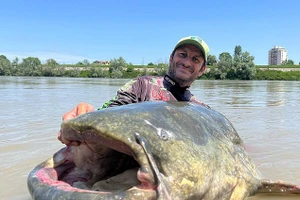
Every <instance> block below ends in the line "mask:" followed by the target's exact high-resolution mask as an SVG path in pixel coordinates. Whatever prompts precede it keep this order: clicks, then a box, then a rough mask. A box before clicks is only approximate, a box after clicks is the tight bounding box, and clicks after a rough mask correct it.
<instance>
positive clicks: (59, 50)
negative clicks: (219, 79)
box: [0, 0, 300, 65]
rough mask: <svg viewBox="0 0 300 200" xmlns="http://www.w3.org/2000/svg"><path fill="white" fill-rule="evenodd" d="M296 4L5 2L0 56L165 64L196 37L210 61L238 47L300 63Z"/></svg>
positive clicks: (253, 0) (269, 0) (258, 0)
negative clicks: (278, 53)
mask: <svg viewBox="0 0 300 200" xmlns="http://www.w3.org/2000/svg"><path fill="white" fill-rule="evenodd" d="M299 9H300V1H298V0H285V1H282V0H244V1H242V0H240V1H237V0H227V1H225V0H211V1H201V0H192V1H175V0H173V1H169V0H165V1H164V0H152V1H143V0H140V1H137V0H132V1H130V0H127V1H125V0H109V1H101V0H84V1H83V0H82V1H78V0H72V1H71V0H59V1H58V0H6V1H1V12H0V22H1V28H0V55H1V54H2V55H5V56H6V57H7V58H9V59H10V60H13V59H14V58H15V57H18V58H19V59H22V58H27V57H29V56H32V57H38V58H39V59H40V60H41V61H42V62H44V61H45V60H47V59H50V58H53V59H55V60H56V61H58V62H59V63H61V64H75V63H77V62H79V61H83V60H84V59H87V60H89V61H90V62H92V61H94V60H110V59H113V58H119V57H120V56H121V57H123V58H124V59H125V60H126V61H127V62H128V63H133V64H145V65H146V64H148V63H149V62H153V63H158V62H168V58H169V55H170V53H171V51H172V49H173V47H174V45H175V44H176V42H177V41H178V40H179V39H180V38H182V37H185V36H189V35H198V36H200V37H201V38H202V39H203V40H205V41H206V43H207V44H208V45H209V47H210V54H211V55H215V56H217V57H218V56H219V54H220V53H222V52H229V53H231V54H233V51H234V47H235V46H236V45H241V46H242V50H243V51H248V52H249V53H250V54H251V55H252V56H254V57H255V64H257V65H259V64H268V51H269V50H270V49H271V48H273V47H274V46H275V45H277V46H283V47H285V48H286V49H287V50H288V57H289V59H291V60H293V61H294V62H295V63H296V64H298V63H299V62H300V14H299V12H300V10H299Z"/></svg>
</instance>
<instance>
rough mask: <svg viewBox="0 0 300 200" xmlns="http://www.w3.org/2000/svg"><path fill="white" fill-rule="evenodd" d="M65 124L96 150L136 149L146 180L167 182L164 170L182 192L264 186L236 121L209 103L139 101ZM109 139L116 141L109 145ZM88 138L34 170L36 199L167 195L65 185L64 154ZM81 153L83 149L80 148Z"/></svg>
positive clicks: (224, 195) (211, 195)
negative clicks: (60, 171)
mask: <svg viewBox="0 0 300 200" xmlns="http://www.w3.org/2000/svg"><path fill="white" fill-rule="evenodd" d="M61 128H62V134H64V136H65V137H66V138H68V139H70V140H77V141H79V142H80V143H81V144H82V145H80V146H83V145H85V144H88V146H89V148H91V149H93V152H94V153H95V152H96V151H99V152H100V151H101V152H105V153H106V152H108V153H112V152H110V148H112V149H115V150H118V151H120V152H122V153H124V154H126V155H128V156H133V157H134V158H135V160H137V161H138V163H139V164H140V167H141V172H143V173H142V174H145V175H146V179H147V180H146V184H147V183H149V184H150V185H151V184H152V185H155V184H159V182H158V181H157V178H155V177H157V176H159V180H160V183H163V184H164V187H165V190H166V192H167V193H168V194H167V195H168V196H169V197H170V198H171V199H174V200H177V199H178V200H182V199H209V200H210V199H246V198H247V197H249V196H251V195H253V194H255V192H256V191H257V189H258V188H259V186H260V175H259V172H258V170H257V168H256V166H255V165H254V163H253V161H252V159H251V157H250V156H249V154H248V153H247V152H246V151H245V148H244V146H243V142H242V140H241V138H240V137H239V135H238V134H237V132H236V131H235V129H234V127H233V126H232V124H231V123H230V122H229V120H227V119H226V117H224V116H223V115H222V114H220V113H219V112H217V111H215V110H212V109H209V108H206V107H204V106H199V105H196V104H193V103H187V102H143V103H136V104H130V105H124V106H119V107H113V108H107V109H104V110H101V111H95V112H91V113H87V114H84V115H81V116H79V117H77V118H74V119H71V120H68V121H65V122H63V123H62V125H61ZM137 133H138V134H139V135H140V136H141V137H142V138H145V140H146V141H147V145H148V149H150V150H151V154H152V155H153V158H154V160H155V164H156V166H157V168H158V170H159V174H156V173H155V171H153V170H152V168H151V162H150V161H149V160H148V159H147V156H146V155H145V152H144V151H143V148H142V147H141V145H140V144H138V143H137V141H136V134H137ZM104 144H106V145H107V146H108V147H109V149H107V150H104V149H105V148H103V145H104ZM80 146H79V147H66V148H65V149H62V150H60V152H58V153H57V154H56V155H54V156H53V158H50V159H49V160H47V161H45V162H43V163H42V164H40V165H38V166H37V167H36V168H35V169H34V170H33V171H32V172H31V173H30V174H29V177H28V188H29V191H30V194H31V195H32V197H33V198H34V199H157V198H159V194H160V193H161V192H162V191H160V190H159V188H160V187H159V185H157V187H156V188H153V190H149V189H146V190H145V189H140V188H139V187H132V188H129V189H128V190H121V191H117V192H114V191H112V192H101V191H92V190H90V189H77V188H74V187H71V186H70V185H69V184H67V183H65V186H64V185H63V184H64V182H63V181H61V180H59V177H57V176H55V175H53V174H55V173H56V171H57V169H58V167H59V166H60V164H61V163H62V162H63V161H64V160H65V157H64V156H66V155H68V156H69V157H70V158H69V160H72V159H74V158H72V155H73V154H69V153H68V152H74V148H80ZM72 148H73V149H72ZM103 154H104V153H103ZM76 156H83V155H81V152H80V151H79V150H78V149H77V155H76ZM74 162H75V165H80V164H81V163H76V161H74ZM149 162H150V163H149ZM85 167H89V166H85ZM78 168H79V166H78ZM91 169H92V168H91ZM93 169H94V168H93ZM41 174H43V176H41ZM41 177H43V178H41ZM42 179H43V180H42ZM161 199H162V198H161Z"/></svg>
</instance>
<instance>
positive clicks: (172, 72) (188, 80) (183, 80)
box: [168, 62, 197, 87]
mask: <svg viewBox="0 0 300 200" xmlns="http://www.w3.org/2000/svg"><path fill="white" fill-rule="evenodd" d="M178 65H180V63H179V64H178ZM177 68H178V66H176V63H174V62H170V65H169V70H168V75H169V76H170V77H171V78H172V79H174V80H175V81H176V82H177V83H178V84H179V85H180V87H187V86H190V85H191V84H192V83H193V82H194V80H195V79H196V78H197V76H196V77H194V75H193V74H191V75H190V76H189V77H186V76H183V75H181V73H180V72H179V73H178V72H177Z"/></svg>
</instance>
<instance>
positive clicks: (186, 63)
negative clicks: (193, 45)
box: [183, 57, 192, 67]
mask: <svg viewBox="0 0 300 200" xmlns="http://www.w3.org/2000/svg"><path fill="white" fill-rule="evenodd" d="M191 63H192V60H191V58H189V57H186V58H185V59H184V61H183V65H184V66H185V67H190V66H191Z"/></svg>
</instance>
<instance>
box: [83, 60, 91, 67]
mask: <svg viewBox="0 0 300 200" xmlns="http://www.w3.org/2000/svg"><path fill="white" fill-rule="evenodd" d="M82 64H83V65H84V66H89V65H90V62H89V61H88V60H87V59H84V60H83V61H82Z"/></svg>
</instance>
